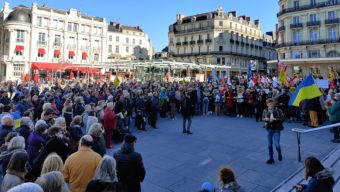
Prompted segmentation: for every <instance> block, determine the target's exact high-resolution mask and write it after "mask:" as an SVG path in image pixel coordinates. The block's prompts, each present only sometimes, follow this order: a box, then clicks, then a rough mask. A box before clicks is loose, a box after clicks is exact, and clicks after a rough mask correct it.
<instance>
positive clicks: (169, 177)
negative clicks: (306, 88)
mask: <svg viewBox="0 0 340 192" xmlns="http://www.w3.org/2000/svg"><path fill="white" fill-rule="evenodd" d="M131 124H133V122H131ZM262 125H263V124H262V123H261V122H259V123H257V122H255V119H254V118H253V119H251V118H243V119H240V118H236V117H235V118H230V117H226V116H199V117H194V118H193V122H192V132H193V133H194V134H193V135H186V134H185V135H184V134H182V119H181V117H178V118H176V120H174V121H171V120H170V119H169V118H167V119H159V120H158V128H159V129H152V128H150V127H148V131H147V132H138V131H136V129H135V128H132V131H133V134H135V135H136V136H137V138H138V140H137V143H136V151H137V152H140V153H141V154H142V156H143V161H144V165H145V168H146V171H147V174H146V178H145V180H144V182H143V183H142V191H143V192H169V191H173V192H196V191H198V190H199V189H200V186H201V184H202V183H203V182H205V181H209V182H212V183H213V184H214V185H215V186H216V187H217V188H218V189H219V188H220V185H219V183H218V170H219V168H221V167H222V166H224V165H227V166H230V167H231V168H232V169H233V170H234V171H235V173H236V176H237V180H238V182H239V184H240V185H241V186H242V187H243V188H244V189H245V191H247V192H248V191H254V192H268V191H270V190H271V189H272V188H274V187H275V186H277V185H278V184H280V182H282V181H283V180H284V179H285V178H287V177H288V176H290V175H291V174H292V173H293V172H294V171H295V170H296V169H297V168H299V167H301V166H302V165H303V164H302V163H298V161H297V141H296V135H295V133H293V132H292V131H290V130H291V128H294V127H302V125H301V124H296V123H285V124H284V126H285V129H284V131H283V132H282V134H281V147H282V150H283V157H284V160H283V161H282V162H279V161H277V160H276V161H275V164H273V165H267V164H265V161H266V160H267V158H268V149H267V140H266V130H265V129H264V128H262ZM331 138H332V135H331V133H330V132H329V130H325V131H320V132H314V133H308V134H306V135H303V136H302V158H303V159H304V158H305V157H307V156H310V155H313V156H316V157H318V158H323V157H325V156H326V155H327V154H328V153H329V152H330V151H331V150H332V149H333V148H334V147H335V146H336V144H333V143H331V142H330V139H331ZM117 149H119V145H115V146H114V149H112V150H110V151H108V153H109V154H110V155H111V154H112V153H113V152H114V151H115V150H117ZM275 157H276V154H275Z"/></svg>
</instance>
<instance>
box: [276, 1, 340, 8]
mask: <svg viewBox="0 0 340 192" xmlns="http://www.w3.org/2000/svg"><path fill="white" fill-rule="evenodd" d="M322 2H327V3H329V4H333V5H334V4H338V3H339V2H340V1H339V0H323V1H322ZM316 3H317V0H309V5H311V6H312V7H314V6H316ZM281 8H282V10H284V8H285V6H284V5H282V7H281ZM293 8H294V9H299V8H300V1H299V0H295V1H293Z"/></svg>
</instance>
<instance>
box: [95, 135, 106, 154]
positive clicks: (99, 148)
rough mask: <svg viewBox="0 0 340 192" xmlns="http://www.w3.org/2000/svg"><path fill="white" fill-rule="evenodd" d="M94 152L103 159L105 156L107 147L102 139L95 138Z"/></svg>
mask: <svg viewBox="0 0 340 192" xmlns="http://www.w3.org/2000/svg"><path fill="white" fill-rule="evenodd" d="M92 150H93V151H94V152H96V153H98V154H99V155H100V156H102V157H103V156H104V155H105V153H106V147H105V144H104V143H102V142H101V141H100V137H98V138H95V137H93V145H92Z"/></svg>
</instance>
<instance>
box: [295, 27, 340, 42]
mask: <svg viewBox="0 0 340 192" xmlns="http://www.w3.org/2000/svg"><path fill="white" fill-rule="evenodd" d="M301 34H302V32H301V31H294V32H293V42H294V43H300V42H301V39H302V38H301ZM318 35H319V30H318V29H311V30H309V40H310V41H312V42H315V41H318V40H319V36H318ZM327 39H328V40H336V39H337V30H336V28H335V27H330V28H328V32H327Z"/></svg>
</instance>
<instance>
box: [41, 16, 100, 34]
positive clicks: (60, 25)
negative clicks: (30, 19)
mask: <svg viewBox="0 0 340 192" xmlns="http://www.w3.org/2000/svg"><path fill="white" fill-rule="evenodd" d="M49 23H50V19H48V18H44V17H37V26H40V27H48V26H49ZM64 26H65V22H64V21H61V20H57V19H53V20H52V21H51V25H50V27H51V28H53V29H59V30H63V29H64ZM67 30H68V31H71V32H81V33H90V32H92V34H95V35H97V34H98V35H99V34H101V33H102V31H103V29H102V28H101V27H93V28H92V29H91V26H90V25H85V24H81V25H80V27H79V24H78V23H72V22H68V23H67Z"/></svg>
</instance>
